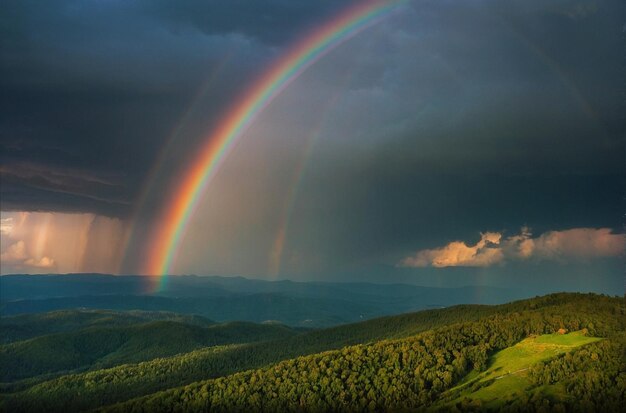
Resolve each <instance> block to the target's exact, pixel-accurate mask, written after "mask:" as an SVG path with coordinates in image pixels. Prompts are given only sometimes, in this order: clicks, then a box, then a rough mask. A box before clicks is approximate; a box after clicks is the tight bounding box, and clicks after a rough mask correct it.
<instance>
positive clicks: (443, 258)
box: [400, 232, 504, 267]
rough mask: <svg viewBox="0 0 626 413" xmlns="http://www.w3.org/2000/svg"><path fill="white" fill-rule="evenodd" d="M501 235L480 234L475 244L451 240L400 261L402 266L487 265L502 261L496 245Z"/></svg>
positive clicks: (500, 252) (494, 233)
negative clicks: (441, 245) (443, 245)
mask: <svg viewBox="0 0 626 413" xmlns="http://www.w3.org/2000/svg"><path fill="white" fill-rule="evenodd" d="M501 238H502V235H501V234H500V233H497V232H485V233H482V234H481V238H480V241H478V242H477V243H476V244H475V245H472V246H470V245H467V244H466V243H465V242H463V241H453V242H451V243H449V244H448V245H446V246H445V247H442V248H436V249H427V250H422V251H418V252H417V253H416V254H415V255H414V256H411V257H407V258H405V259H404V260H402V262H401V263H400V265H401V266H403V267H428V266H433V267H459V266H461V267H488V266H490V265H493V264H495V263H498V262H500V261H502V259H503V257H504V256H503V254H502V250H501V249H500V248H499V247H498V245H499V244H500V240H501Z"/></svg>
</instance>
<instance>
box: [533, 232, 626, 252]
mask: <svg viewBox="0 0 626 413" xmlns="http://www.w3.org/2000/svg"><path fill="white" fill-rule="evenodd" d="M533 242H534V248H535V254H536V255H538V256H540V257H542V258H547V259H552V258H556V259H559V258H568V257H576V258H582V259H589V258H596V257H617V256H620V255H622V254H623V253H624V250H625V248H626V236H625V234H613V233H612V232H611V230H610V229H609V228H600V229H594V228H574V229H570V230H566V231H550V232H547V233H545V234H543V235H541V236H540V237H539V238H537V239H536V240H533Z"/></svg>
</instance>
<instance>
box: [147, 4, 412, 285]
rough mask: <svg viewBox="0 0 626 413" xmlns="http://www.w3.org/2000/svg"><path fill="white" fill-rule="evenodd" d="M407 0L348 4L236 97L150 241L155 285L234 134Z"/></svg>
mask: <svg viewBox="0 0 626 413" xmlns="http://www.w3.org/2000/svg"><path fill="white" fill-rule="evenodd" d="M406 1H407V0H387V1H380V0H378V1H363V2H359V3H358V4H356V5H355V6H352V7H350V8H348V9H347V10H345V11H344V12H343V13H341V14H339V15H338V16H337V17H335V18H334V19H332V20H331V21H329V22H327V23H326V24H325V25H323V26H322V27H321V28H318V29H317V30H314V31H313V32H312V33H311V34H310V35H309V36H306V37H305V38H304V40H303V41H301V42H299V43H297V44H296V45H295V46H294V47H292V48H291V49H290V51H289V52H288V53H287V54H286V55H285V56H284V57H282V58H281V59H279V60H278V61H277V62H276V63H275V64H274V65H273V66H272V67H271V68H270V69H269V70H268V71H267V72H266V73H265V74H264V75H263V76H261V77H260V79H259V80H258V81H257V82H256V83H255V84H254V85H253V86H252V87H251V88H250V89H249V90H248V91H247V93H245V94H244V96H243V98H242V99H241V100H240V101H238V102H236V104H235V105H234V106H233V108H232V109H231V110H230V111H229V112H228V113H227V115H226V117H225V118H224V120H223V121H222V122H221V123H220V124H219V125H218V127H217V128H216V129H215V131H214V132H213V133H212V134H211V135H210V136H209V138H208V139H207V140H206V144H204V146H203V147H202V148H200V150H199V151H198V155H197V157H196V158H195V159H194V160H193V161H192V162H191V164H190V165H191V167H190V168H189V169H188V170H187V171H186V172H185V173H184V175H183V176H182V178H181V179H180V182H181V185H180V187H179V188H177V190H176V191H175V193H174V194H173V197H172V202H171V204H169V205H167V206H166V208H165V210H164V211H165V213H164V215H163V219H162V220H161V221H160V222H163V223H164V225H163V226H162V227H161V228H160V229H159V230H158V231H157V234H156V237H154V238H153V239H154V241H153V243H152V244H151V245H150V246H149V250H148V258H147V261H146V263H145V264H146V265H145V266H144V269H143V272H144V273H145V274H148V275H160V276H162V277H161V278H160V281H159V285H158V286H157V289H159V288H162V287H163V286H164V283H165V275H166V274H168V273H169V272H170V269H171V266H172V263H173V260H174V257H175V256H176V254H177V251H178V247H179V244H180V242H181V238H182V235H183V233H184V232H185V228H186V227H187V224H188V223H189V220H190V218H191V216H192V215H193V212H194V210H195V208H196V206H197V204H198V202H199V200H200V199H201V194H202V193H203V192H204V190H205V188H206V187H207V185H208V183H209V182H210V180H211V178H212V177H213V176H214V175H215V172H216V170H217V169H218V166H219V165H220V163H221V162H222V161H223V159H224V157H225V154H226V153H228V151H229V149H230V148H231V147H232V146H233V143H234V142H235V141H236V140H237V138H238V137H240V136H241V135H242V134H243V133H244V132H245V131H246V130H247V128H248V127H249V126H250V125H251V124H252V122H253V121H254V120H255V118H256V117H257V116H258V115H259V114H260V113H261V112H262V111H263V110H264V109H265V108H266V107H267V106H268V105H269V104H270V103H271V102H272V101H273V99H274V98H276V97H277V96H278V95H279V94H280V93H281V92H282V91H283V90H284V89H285V88H286V87H287V86H289V84H290V83H291V82H293V81H294V80H295V79H297V78H298V77H299V76H300V75H301V74H302V73H303V72H304V71H305V70H306V69H307V68H309V67H310V66H312V65H313V64H314V63H315V62H317V61H318V60H319V59H320V58H322V57H323V56H324V55H325V54H327V53H328V52H330V51H331V50H333V49H335V48H336V47H338V46H339V45H341V44H342V43H344V42H345V41H347V40H348V39H350V38H352V37H353V36H355V35H356V34H358V33H360V32H361V31H362V30H364V29H366V28H368V27H370V26H372V25H374V24H376V23H377V22H378V21H380V20H381V19H383V18H384V17H385V16H387V15H388V14H389V13H390V12H391V11H392V10H393V9H394V8H395V7H396V6H397V5H398V4H400V3H403V2H406Z"/></svg>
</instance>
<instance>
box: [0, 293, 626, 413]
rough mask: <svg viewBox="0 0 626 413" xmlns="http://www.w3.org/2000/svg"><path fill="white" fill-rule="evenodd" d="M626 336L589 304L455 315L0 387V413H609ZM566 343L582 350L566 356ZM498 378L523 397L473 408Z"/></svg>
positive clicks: (619, 400)
mask: <svg viewBox="0 0 626 413" xmlns="http://www.w3.org/2000/svg"><path fill="white" fill-rule="evenodd" d="M151 324H154V322H150V323H147V324H141V326H144V327H145V326H146V325H151ZM625 324H626V307H625V305H624V300H623V299H622V298H610V297H606V296H600V295H594V294H552V295H549V296H545V297H537V298H533V299H529V300H523V301H518V302H513V303H510V304H505V305H499V306H458V307H451V308H446V309H441V310H430V311H422V312H418V313H413V314H405V315H400V316H391V317H385V318H381V319H375V320H370V321H367V322H362V323H357V324H350V325H345V326H338V327H335V328H331V329H324V330H313V331H308V332H306V331H305V332H296V331H293V332H292V334H291V335H290V336H286V337H281V338H278V339H276V340H272V339H269V340H266V341H259V342H257V343H251V342H246V341H245V339H244V340H243V341H239V342H238V343H237V342H235V341H233V340H231V342H230V343H220V344H219V345H218V344H217V343H215V344H207V345H206V346H204V347H201V348H197V349H195V350H193V351H182V352H181V353H182V354H177V355H174V356H170V357H159V358H155V359H152V360H150V361H145V362H141V363H135V364H122V365H117V366H114V367H110V368H107V369H101V368H98V367H96V368H93V369H87V370H88V371H85V372H74V373H72V374H66V375H61V376H60V377H56V378H50V379H47V380H46V379H42V380H39V381H37V380H36V378H31V379H29V380H31V381H29V380H22V381H15V382H14V383H13V384H12V385H5V389H4V394H3V398H2V408H3V410H5V411H11V412H14V411H81V410H90V409H92V408H96V407H101V408H102V410H103V411H112V412H135V411H136V412H153V411H168V412H169V411H251V410H252V411H389V410H393V411H404V410H414V409H417V410H426V409H432V410H441V411H454V410H461V411H472V410H476V411H483V410H489V409H494V410H503V409H504V410H510V411H528V410H530V411H544V410H549V411H618V406H620V405H621V404H623V403H624V402H625V401H626V386H625V384H626V356H625V354H626V338H625V337H626V335H625V333H624V331H625ZM196 327H197V328H204V329H207V330H210V329H211V328H215V327H214V326H209V327H199V326H196ZM124 328H129V327H124ZM134 328H137V326H134ZM282 328H285V327H282ZM79 331H80V330H79ZM566 332H577V333H576V334H577V336H576V337H589V339H588V340H587V341H584V343H583V342H581V343H583V344H580V345H578V344H576V345H573V344H571V343H569V341H572V342H573V339H572V340H568V339H567V337H568V336H567V335H566ZM553 334H557V335H558V334H564V336H563V337H565V339H559V340H560V342H563V343H564V344H563V343H562V344H559V345H558V346H556V347H555V348H557V347H558V349H559V350H558V353H554V354H556V356H554V355H550V357H547V358H544V359H542V361H539V362H536V363H533V364H532V365H530V366H529V367H527V368H524V369H520V371H521V370H523V371H522V372H520V373H517V372H513V373H506V374H502V375H500V376H498V377H496V378H495V379H492V380H485V381H482V382H476V381H475V383H474V384H473V385H472V386H466V387H463V388H462V391H461V390H458V389H459V388H460V387H459V385H460V384H462V383H464V382H465V381H467V380H468V378H470V377H474V376H475V375H477V374H480V373H481V372H485V371H488V370H489V369H492V368H493V366H494V360H495V359H496V358H497V357H498V354H501V353H502V352H503V351H507V349H511V348H512V347H513V346H516V345H518V344H519V343H520V342H522V341H524V340H528V339H529V338H532V337H539V338H542V337H544V335H545V336H546V337H551V336H549V335H553ZM52 336H54V335H52ZM43 337H50V335H48V336H43ZM43 337H42V338H43ZM572 337H574V335H572ZM32 340H33V339H31V341H32ZM546 340H547V339H546ZM550 340H552V339H550ZM553 341H554V340H553ZM27 342H28V341H22V342H17V343H13V344H11V346H15V345H17V344H20V343H27ZM544 342H548V341H545V340H544V341H541V340H540V339H537V343H539V344H540V345H541V346H543V347H546V346H548V345H547V344H545V345H544V344H541V343H544ZM539 344H538V345H539ZM543 347H542V348H543ZM550 354H552V353H550ZM18 370H19V367H18ZM14 374H15V373H14ZM509 374H510V376H509ZM517 376H523V377H517ZM506 377H510V378H511V379H513V378H515V379H519V380H524V381H523V383H524V385H523V388H521V389H522V390H523V394H524V395H525V396H524V397H510V398H508V399H507V398H506V397H504V395H503V397H502V398H501V399H498V400H495V401H494V400H489V399H486V398H485V397H483V396H481V394H482V393H481V391H483V390H485V389H487V390H488V389H489V386H491V385H492V384H493V382H494V380H498V379H501V378H506ZM505 381H506V380H501V381H499V383H504V382H505ZM471 383H472V382H471V381H470V384H471ZM481 388H482V389H483V390H480V389H481ZM578 401H580V402H578Z"/></svg>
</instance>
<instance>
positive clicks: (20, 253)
mask: <svg viewBox="0 0 626 413" xmlns="http://www.w3.org/2000/svg"><path fill="white" fill-rule="evenodd" d="M27 259H28V255H27V254H26V245H25V244H24V241H18V242H16V243H15V244H11V245H10V246H9V247H8V248H7V249H6V251H4V252H3V253H2V254H0V260H2V262H3V263H4V264H18V263H22V262H24V261H26V260H27Z"/></svg>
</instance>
